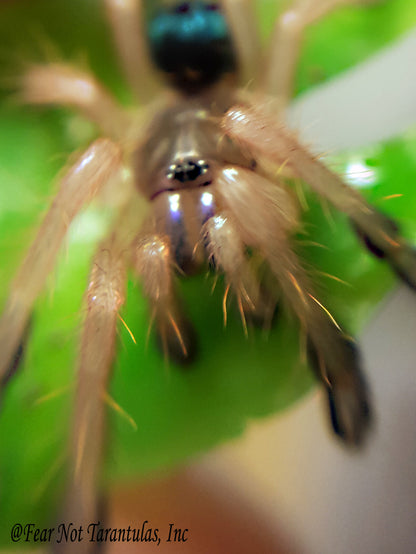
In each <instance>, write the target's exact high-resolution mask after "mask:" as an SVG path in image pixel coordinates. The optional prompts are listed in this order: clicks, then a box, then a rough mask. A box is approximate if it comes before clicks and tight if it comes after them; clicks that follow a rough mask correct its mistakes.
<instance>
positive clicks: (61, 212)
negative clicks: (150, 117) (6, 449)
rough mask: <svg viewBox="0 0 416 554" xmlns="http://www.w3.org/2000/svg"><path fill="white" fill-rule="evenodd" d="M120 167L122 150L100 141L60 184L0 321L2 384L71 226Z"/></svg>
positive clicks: (93, 145)
mask: <svg viewBox="0 0 416 554" xmlns="http://www.w3.org/2000/svg"><path fill="white" fill-rule="evenodd" d="M120 163H121V157H120V151H119V148H118V147H117V146H116V145H115V144H114V143H112V142H111V141H109V140H107V139H99V140H97V141H96V142H94V143H93V144H92V145H91V146H90V147H89V148H88V150H87V151H86V152H85V153H84V154H83V155H82V156H81V157H80V158H79V160H78V161H77V162H76V163H75V164H74V165H73V166H72V167H71V169H70V170H69V171H68V172H67V173H66V175H65V176H64V177H63V179H62V180H61V185H60V189H59V191H58V194H57V196H56V197H55V199H54V201H53V203H52V205H51V207H50V209H49V211H48V213H47V214H46V217H45V219H44V221H43V223H42V225H41V227H40V229H39V231H38V233H37V236H36V238H35V240H34V242H33V243H32V245H31V247H30V248H29V251H28V252H27V254H26V257H25V259H24V260H23V263H22V264H21V266H20V269H19V271H18V273H17V276H16V278H15V279H14V281H13V283H12V285H11V291H10V295H9V298H8V300H7V303H6V306H5V309H4V312H3V315H2V317H1V319H0V352H1V359H0V382H1V381H2V379H3V378H4V376H5V374H6V373H7V372H8V370H9V368H10V366H11V360H12V358H13V356H15V353H16V352H17V351H18V346H19V343H20V341H21V337H22V335H23V333H24V329H25V327H26V325H27V322H28V319H29V316H30V313H31V309H32V305H33V303H34V301H35V299H36V297H37V296H38V294H39V293H40V291H41V290H42V287H43V285H44V282H45V280H46V277H47V275H48V273H49V272H50V271H51V270H52V268H53V266H54V263H55V260H56V257H57V254H58V252H59V248H60V246H61V244H62V242H63V239H64V237H65V235H66V231H67V229H68V226H69V224H70V222H71V221H72V220H73V219H74V217H75V216H76V215H77V213H78V212H79V210H80V209H81V208H82V206H83V205H84V204H85V203H86V202H87V201H89V200H90V199H91V198H92V197H93V196H94V195H95V194H96V193H97V191H98V190H99V189H100V187H101V186H102V185H103V184H104V183H105V182H106V181H107V179H109V177H110V176H111V174H112V173H113V172H114V171H115V170H117V169H118V168H119V166H120Z"/></svg>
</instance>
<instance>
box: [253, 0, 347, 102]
mask: <svg viewBox="0 0 416 554" xmlns="http://www.w3.org/2000/svg"><path fill="white" fill-rule="evenodd" d="M356 2H357V0H320V1H316V0H297V1H294V2H293V5H292V6H291V7H290V8H289V9H288V10H287V11H285V12H283V14H281V15H280V16H279V17H278V19H277V21H276V24H275V28H274V32H273V36H272V41H271V47H270V51H269V53H268V55H267V58H266V65H265V71H264V73H263V78H262V83H261V89H262V92H264V93H266V94H270V95H272V96H274V97H277V99H278V101H279V108H280V109H281V110H284V109H285V108H286V106H287V104H288V103H289V101H290V99H291V98H292V95H293V85H294V78H295V71H296V65H297V62H298V58H299V53H300V48H301V45H302V40H303V36H304V32H305V30H306V28H307V27H308V26H309V25H312V24H313V23H315V22H316V21H318V20H319V19H321V18H322V17H324V16H325V15H327V14H328V13H329V12H331V11H332V10H334V9H336V8H338V7H340V6H345V5H346V4H353V3H356Z"/></svg>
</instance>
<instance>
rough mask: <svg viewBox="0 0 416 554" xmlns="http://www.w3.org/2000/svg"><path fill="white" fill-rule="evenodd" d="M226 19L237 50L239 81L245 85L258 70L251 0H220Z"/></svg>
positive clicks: (258, 46)
mask: <svg viewBox="0 0 416 554" xmlns="http://www.w3.org/2000/svg"><path fill="white" fill-rule="evenodd" d="M222 4H223V6H224V10H225V13H226V16H227V21H228V22H229V25H230V30H231V34H232V37H233V40H234V44H235V49H236V50H237V59H238V65H239V76H240V82H241V84H242V85H243V86H245V85H247V83H249V82H250V80H252V79H253V77H255V76H256V74H257V71H258V60H259V56H260V54H261V46H260V38H259V36H258V33H257V29H256V25H255V24H254V21H255V20H256V17H255V10H254V5H253V4H254V3H253V2H252V0H222Z"/></svg>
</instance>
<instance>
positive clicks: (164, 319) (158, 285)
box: [133, 234, 197, 365]
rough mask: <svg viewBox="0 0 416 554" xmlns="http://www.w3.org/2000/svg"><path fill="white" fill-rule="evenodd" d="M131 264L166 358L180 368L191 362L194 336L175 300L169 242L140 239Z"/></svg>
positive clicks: (162, 238) (155, 237)
mask: <svg viewBox="0 0 416 554" xmlns="http://www.w3.org/2000/svg"><path fill="white" fill-rule="evenodd" d="M133 263H134V268H135V270H136V273H137V274H138V275H139V277H140V279H141V281H142V283H143V289H144V294H145V296H146V297H147V298H148V299H149V301H150V304H151V307H152V309H153V317H154V319H155V321H156V326H157V332H158V338H159V341H160V343H161V346H162V348H163V350H164V353H165V355H166V356H167V357H168V358H169V359H171V360H172V361H174V362H176V363H178V364H180V365H187V364H189V363H191V362H192V361H193V359H194V357H195V355H196V349H197V345H196V335H195V332H194V330H193V327H192V325H191V324H190V322H189V321H188V319H187V318H186V316H185V315H184V313H183V311H182V309H181V308H180V306H179V303H178V301H177V299H176V291H175V290H174V283H173V271H174V263H173V260H172V255H171V247H170V241H169V239H168V238H167V237H165V236H162V235H158V234H153V235H146V236H144V237H140V238H139V240H138V242H137V243H136V245H135V249H134V252H133Z"/></svg>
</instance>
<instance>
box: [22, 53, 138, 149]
mask: <svg viewBox="0 0 416 554" xmlns="http://www.w3.org/2000/svg"><path fill="white" fill-rule="evenodd" d="M19 89H20V90H19V93H18V99H19V100H22V101H23V102H25V103H28V104H57V105H60V106H68V107H71V108H76V109H77V110H78V111H80V112H81V113H82V114H83V115H84V116H85V117H86V118H87V119H89V120H90V121H92V122H93V123H95V124H96V125H98V127H99V128H100V129H101V130H102V131H103V133H104V134H106V135H108V136H110V137H113V138H114V139H120V138H123V137H124V136H125V134H126V128H128V119H127V114H126V113H125V112H124V111H123V110H122V108H121V107H120V106H118V104H117V102H116V100H115V99H114V98H113V97H112V95H111V94H110V93H109V92H108V91H107V90H106V89H105V88H104V87H103V86H102V85H100V83H98V82H97V80H96V79H95V78H94V77H93V75H91V74H90V73H87V72H85V71H80V70H79V69H76V68H74V67H71V66H70V65H65V64H58V63H55V64H46V65H40V64H36V65H31V66H30V67H29V68H28V69H27V71H26V72H25V73H24V74H23V76H22V77H21V78H20V79H19Z"/></svg>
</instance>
